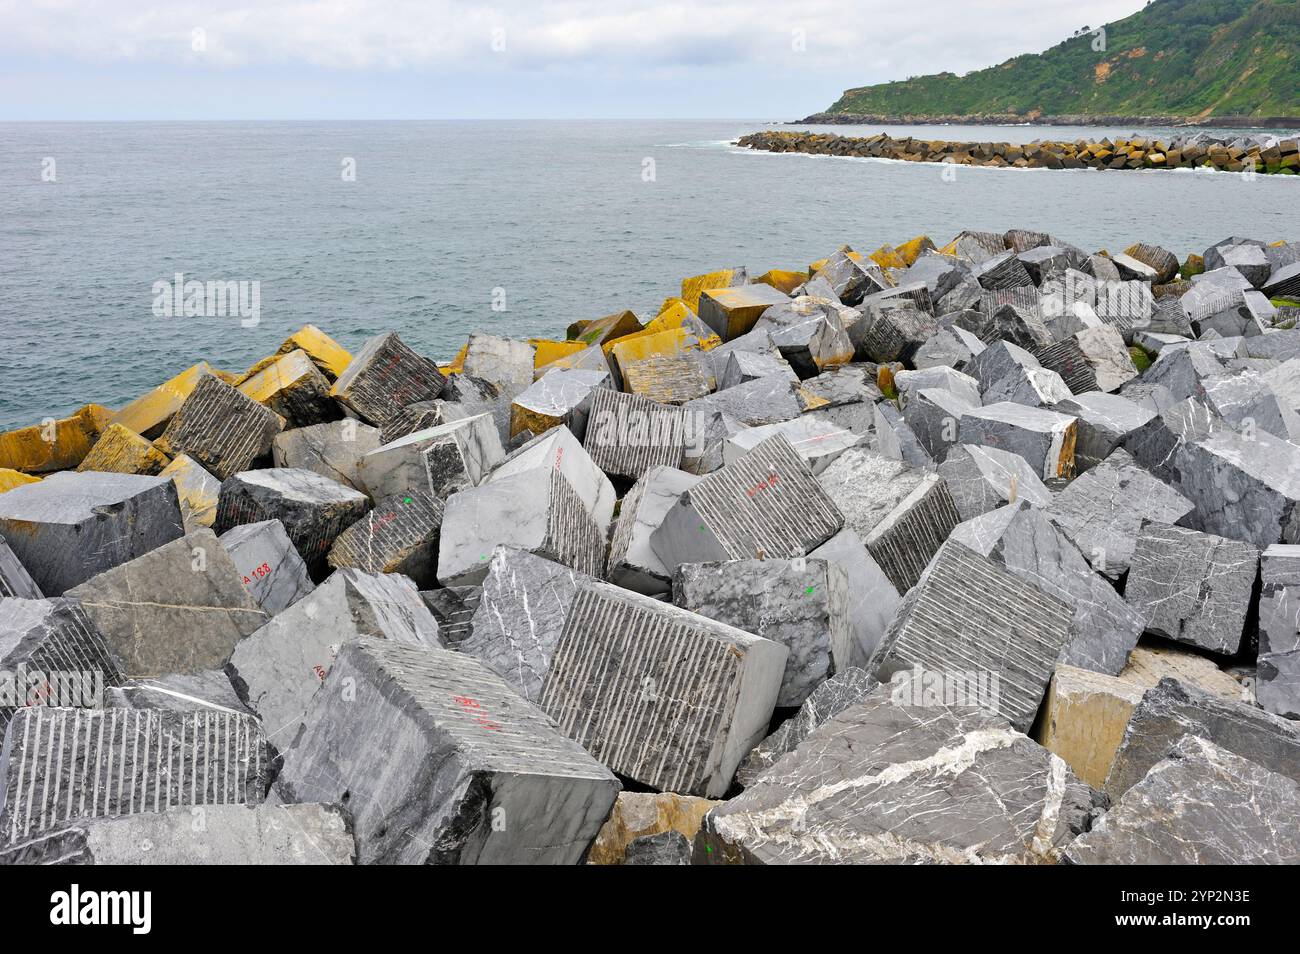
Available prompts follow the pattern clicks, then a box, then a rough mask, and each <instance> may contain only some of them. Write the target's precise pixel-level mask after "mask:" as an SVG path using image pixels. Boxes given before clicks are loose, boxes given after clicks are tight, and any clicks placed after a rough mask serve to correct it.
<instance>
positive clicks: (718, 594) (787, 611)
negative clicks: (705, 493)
mask: <svg viewBox="0 0 1300 954" xmlns="http://www.w3.org/2000/svg"><path fill="white" fill-rule="evenodd" d="M673 602H674V603H675V604H676V605H677V606H680V607H681V608H682V609H686V610H690V611H691V612H692V613H698V614H699V615H701V616H707V617H708V618H709V619H712V620H717V621H718V622H720V623H726V624H727V625H728V626H734V627H735V628H736V629H741V630H744V631H745V632H747V633H753V634H754V635H755V636H761V637H762V638H764V639H770V640H772V641H773V642H776V643H780V644H781V645H783V646H785V647H786V648H787V649H789V650H790V654H789V656H787V657H786V662H785V675H784V676H783V677H782V679H781V690H780V692H779V693H778V694H777V698H776V704H777V705H778V706H781V707H792V706H799V705H802V704H803V702H804V700H805V699H807V698H808V695H809V693H811V692H812V691H813V690H814V689H815V688H817V686H818V685H820V684H821V683H822V682H824V681H825V680H826V679H827V678H828V677H829V676H830V675H831V673H832V672H834V671H835V670H836V669H843V668H846V667H847V666H848V665H849V661H850V659H851V658H852V655H853V647H852V640H853V631H852V627H851V625H850V621H849V589H848V577H847V576H846V575H845V573H844V571H843V570H841V569H840V568H839V566H838V565H836V564H833V563H828V562H827V561H825V560H818V559H811V558H803V557H799V558H796V559H794V560H730V561H726V562H723V563H685V564H682V565H681V566H679V567H678V568H677V570H676V572H675V573H674V574H673Z"/></svg>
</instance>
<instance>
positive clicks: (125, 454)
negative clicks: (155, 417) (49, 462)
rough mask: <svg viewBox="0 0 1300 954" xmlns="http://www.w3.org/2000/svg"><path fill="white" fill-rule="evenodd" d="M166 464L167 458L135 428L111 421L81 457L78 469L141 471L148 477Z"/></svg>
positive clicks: (121, 472)
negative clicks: (133, 429)
mask: <svg viewBox="0 0 1300 954" xmlns="http://www.w3.org/2000/svg"><path fill="white" fill-rule="evenodd" d="M168 463H169V461H168V457H167V455H166V454H164V453H163V452H162V451H160V450H159V449H158V448H156V447H154V446H153V442H152V441H149V440H147V439H145V438H143V437H141V436H140V435H139V434H137V433H136V432H135V431H132V430H129V429H127V428H125V427H123V426H122V425H121V424H117V423H113V424H110V425H108V427H106V428H105V429H104V433H103V434H101V435H99V440H97V441H95V444H94V446H93V447H91V448H90V451H89V452H88V453H87V454H86V456H85V457H83V458H82V459H81V463H80V464H78V465H77V470H79V471H85V470H97V471H102V472H104V473H109V474H141V475H143V476H146V477H151V476H153V475H154V474H156V473H158V472H159V471H161V470H162V469H163V468H164V467H166V466H167V464H168Z"/></svg>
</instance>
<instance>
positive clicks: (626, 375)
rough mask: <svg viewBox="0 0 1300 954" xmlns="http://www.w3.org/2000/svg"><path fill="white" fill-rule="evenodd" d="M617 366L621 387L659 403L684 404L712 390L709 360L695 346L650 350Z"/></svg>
mask: <svg viewBox="0 0 1300 954" xmlns="http://www.w3.org/2000/svg"><path fill="white" fill-rule="evenodd" d="M620 370H621V372H622V378H623V382H622V383H623V390H625V391H629V392H631V393H632V394H640V395H641V396H642V397H647V398H650V400H652V401H658V402H659V403H660V404H684V403H685V402H687V401H690V400H693V399H695V398H698V397H704V396H705V395H706V394H709V393H710V392H711V391H712V390H713V383H712V381H711V380H710V375H709V367H708V362H707V360H706V359H705V358H704V356H703V355H702V354H701V353H700V352H699V351H698V350H696V349H688V350H683V351H677V352H674V353H671V354H651V355H648V356H647V357H644V358H641V359H640V360H636V361H628V362H626V363H625V364H624V365H622V366H621V369H620Z"/></svg>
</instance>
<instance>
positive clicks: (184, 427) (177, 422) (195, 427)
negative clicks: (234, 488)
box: [154, 373, 284, 480]
mask: <svg viewBox="0 0 1300 954" xmlns="http://www.w3.org/2000/svg"><path fill="white" fill-rule="evenodd" d="M283 427H284V419H283V418H281V417H280V415H278V414H276V413H275V412H274V411H272V410H270V409H269V408H265V407H263V406H262V405H260V404H258V403H257V402H256V401H254V400H253V399H252V398H249V397H246V396H245V395H243V394H240V393H239V392H238V391H236V390H235V389H234V388H232V387H231V386H230V385H229V384H227V383H226V382H225V381H222V380H221V379H220V378H218V377H216V376H215V375H212V374H207V373H204V374H201V375H199V380H198V383H197V384H195V385H194V390H193V391H191V392H190V395H189V397H187V398H186V399H185V403H183V404H182V405H181V406H180V410H178V411H177V412H176V413H175V414H174V415H173V416H172V419H171V421H170V422H169V423H168V425H167V429H166V430H165V431H163V432H162V436H160V437H159V438H158V439H157V440H156V441H154V446H155V447H157V448H158V450H160V451H162V452H163V453H164V454H166V455H167V456H168V457H177V456H179V455H181V454H186V455H188V456H189V457H191V458H193V459H194V460H195V461H196V462H197V463H198V465H199V466H200V467H202V468H203V469H204V470H206V471H208V472H209V473H210V474H212V476H213V477H216V478H217V479H218V480H225V479H226V478H227V477H230V476H231V475H232V474H237V473H239V471H241V470H248V468H250V467H252V466H253V462H254V461H255V460H257V459H258V458H259V457H264V456H267V455H268V454H270V452H271V442H272V441H273V440H274V439H275V436H276V435H277V434H279V433H280V431H281V429H282V428H283Z"/></svg>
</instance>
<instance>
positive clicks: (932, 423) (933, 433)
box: [903, 388, 978, 460]
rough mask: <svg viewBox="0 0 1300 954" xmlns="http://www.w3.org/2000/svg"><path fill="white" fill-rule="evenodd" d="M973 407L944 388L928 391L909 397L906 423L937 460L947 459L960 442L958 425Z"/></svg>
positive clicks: (928, 452) (904, 413) (929, 453)
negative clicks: (951, 450)
mask: <svg viewBox="0 0 1300 954" xmlns="http://www.w3.org/2000/svg"><path fill="white" fill-rule="evenodd" d="M972 407H978V404H974V405H972V404H971V403H970V402H969V401H967V400H966V399H965V398H963V397H961V396H959V395H957V394H954V393H953V392H952V391H948V390H945V389H943V388H925V389H923V390H921V391H918V392H916V393H913V394H910V395H909V396H908V400H907V404H906V406H905V407H904V408H903V420H904V421H906V422H907V425H908V427H910V428H911V429H912V432H913V433H914V434H915V435H916V439H917V440H918V441H920V443H921V446H922V447H923V448H924V449H925V452H926V453H927V454H928V455H929V456H930V457H931V458H932V459H933V460H943V459H944V457H945V455H946V454H947V453H948V448H949V447H951V446H952V445H953V444H955V443H956V441H957V431H958V424H959V422H960V421H961V418H962V415H963V414H965V413H966V412H967V411H969V410H970V409H971V408H972Z"/></svg>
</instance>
